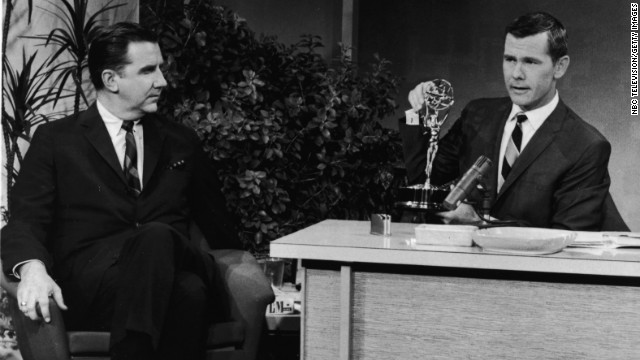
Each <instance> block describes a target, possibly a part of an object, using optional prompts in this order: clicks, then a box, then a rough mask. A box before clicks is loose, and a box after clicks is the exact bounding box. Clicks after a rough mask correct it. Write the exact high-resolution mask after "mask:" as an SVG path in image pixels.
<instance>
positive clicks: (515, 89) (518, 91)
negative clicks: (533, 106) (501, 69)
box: [511, 85, 530, 94]
mask: <svg viewBox="0 0 640 360" xmlns="http://www.w3.org/2000/svg"><path fill="white" fill-rule="evenodd" d="M511 90H512V91H513V92H515V93H516V94H522V93H525V92H527V91H529V90H530V89H529V88H528V87H526V86H513V85H511Z"/></svg>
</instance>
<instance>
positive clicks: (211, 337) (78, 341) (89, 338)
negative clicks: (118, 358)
mask: <svg viewBox="0 0 640 360" xmlns="http://www.w3.org/2000/svg"><path fill="white" fill-rule="evenodd" d="M67 336H68V337H69V352H70V353H71V355H80V354H95V355H100V354H108V353H109V339H110V337H109V333H108V332H95V331H69V332H67ZM243 341H244V326H243V325H242V323H241V322H239V321H228V322H222V323H215V324H213V325H211V326H210V327H209V333H208V335H207V349H217V348H221V347H225V346H238V347H239V346H240V345H242V342H243Z"/></svg>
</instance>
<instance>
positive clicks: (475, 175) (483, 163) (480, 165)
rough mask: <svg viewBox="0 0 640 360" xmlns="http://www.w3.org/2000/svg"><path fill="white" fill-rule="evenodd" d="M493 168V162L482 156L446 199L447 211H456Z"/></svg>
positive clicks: (444, 202) (444, 203)
mask: <svg viewBox="0 0 640 360" xmlns="http://www.w3.org/2000/svg"><path fill="white" fill-rule="evenodd" d="M490 168H491V160H489V158H487V157H486V156H484V155H480V157H479V158H478V160H476V162H475V164H473V166H472V167H470V168H469V170H467V172H466V173H465V174H464V175H463V176H462V178H461V179H460V181H458V183H457V184H456V186H455V187H454V188H453V189H452V190H451V192H450V193H449V195H447V198H446V199H444V201H443V203H442V204H443V205H444V207H445V208H446V209H447V210H455V209H457V208H458V206H460V203H461V202H462V200H464V199H466V198H467V195H468V194H469V193H470V192H471V190H473V189H474V188H475V187H476V185H477V184H478V182H480V180H481V179H482V177H483V176H485V175H486V174H487V172H489V169H490Z"/></svg>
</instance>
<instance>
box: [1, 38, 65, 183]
mask: <svg viewBox="0 0 640 360" xmlns="http://www.w3.org/2000/svg"><path fill="white" fill-rule="evenodd" d="M36 57H37V52H36V53H34V54H33V55H31V56H29V57H28V58H27V55H26V54H25V52H24V50H23V52H22V64H21V65H22V67H21V70H14V68H13V67H12V66H11V63H9V60H8V59H7V57H6V55H5V56H4V57H3V61H2V75H3V77H4V86H3V87H2V96H3V100H4V104H3V107H2V128H3V131H2V132H3V135H4V144H5V151H6V155H7V161H6V164H5V166H6V169H7V195H10V194H11V188H12V187H13V183H14V181H15V177H16V176H17V170H16V166H15V165H16V162H17V163H20V162H22V152H21V150H20V140H23V141H26V142H29V141H31V132H32V129H34V128H35V126H37V125H39V124H41V123H43V122H48V121H49V120H50V119H52V118H57V117H60V116H61V115H62V114H60V113H52V114H49V115H44V114H43V113H42V109H43V108H44V107H45V106H46V105H48V104H50V103H51V102H52V101H53V100H54V95H53V90H54V89H53V87H51V86H49V85H48V84H49V82H50V81H51V79H52V77H53V75H54V74H55V71H56V70H57V69H56V67H53V68H49V67H47V66H46V61H45V62H43V63H42V64H41V65H40V66H38V67H35V66H34V61H35V59H36ZM62 96H65V95H64V94H63V95H62Z"/></svg>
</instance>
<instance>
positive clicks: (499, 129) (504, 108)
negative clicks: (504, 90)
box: [487, 98, 511, 197]
mask: <svg viewBox="0 0 640 360" xmlns="http://www.w3.org/2000/svg"><path fill="white" fill-rule="evenodd" d="M510 113H511V99H508V98H507V100H506V101H505V102H504V104H503V105H501V106H500V107H499V108H498V109H496V112H495V118H494V119H493V121H491V124H494V126H495V128H492V129H490V132H491V137H490V138H491V139H495V141H494V144H493V152H492V154H491V161H493V169H492V171H491V176H489V179H488V180H487V187H489V188H490V189H491V190H492V194H493V196H494V197H495V196H496V189H497V188H498V172H499V171H500V169H499V168H498V167H499V164H500V144H501V142H502V134H503V133H504V125H505V123H506V122H507V120H508V117H509V114H510Z"/></svg>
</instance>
